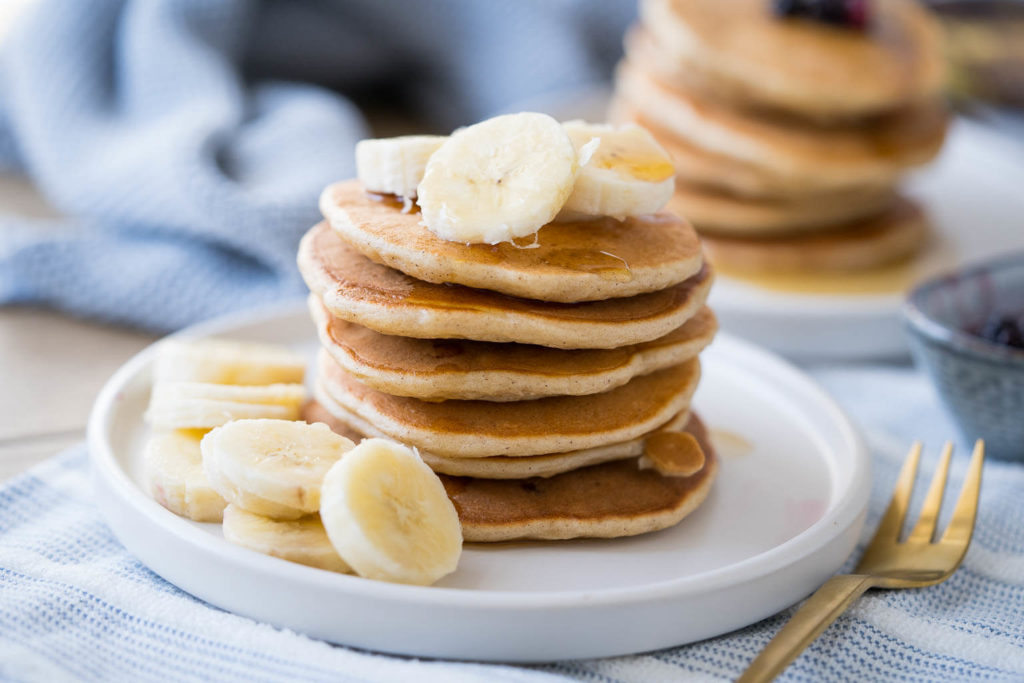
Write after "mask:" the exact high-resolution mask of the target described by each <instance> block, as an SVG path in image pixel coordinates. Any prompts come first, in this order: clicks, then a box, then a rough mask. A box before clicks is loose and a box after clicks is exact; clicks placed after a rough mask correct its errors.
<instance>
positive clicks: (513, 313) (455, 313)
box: [298, 223, 712, 349]
mask: <svg viewBox="0 0 1024 683" xmlns="http://www.w3.org/2000/svg"><path fill="white" fill-rule="evenodd" d="M298 263H299V270H300V271H301V272H302V276H303V278H304V279H305V281H306V284H307V285H308V286H309V289H310V290H311V291H312V292H313V294H315V295H317V296H318V297H319V298H320V300H321V301H323V303H324V306H326V307H327V310H329V311H330V312H331V315H333V316H334V317H336V318H341V319H342V320H348V321H349V322H354V323H356V324H359V325H362V326H364V327H368V328H370V329H372V330H376V331H377V332H381V333H383V334H391V335H397V336H402V337H416V338H425V339H475V340H479V341H493V342H517V343H521V344H537V345H541V346H551V347H555V348H562V349H572V348H604V349H607V348H616V347H619V346H626V345H629V344H639V343H642V342H646V341H651V340H653V339H657V338H659V337H662V336H664V335H666V334H668V333H669V332H671V331H672V330H674V329H676V328H677V327H679V326H680V325H682V324H683V323H685V322H686V321H687V320H689V319H690V318H691V317H693V316H694V315H695V314H696V313H697V311H699V310H700V309H701V308H702V307H703V306H704V301H705V300H706V298H707V294H708V290H709V289H710V287H711V280H712V277H711V272H710V270H709V269H707V268H702V269H701V271H700V272H699V273H698V274H697V275H694V276H693V277H691V278H690V279H689V280H686V281H685V282H682V283H680V284H678V285H673V286H672V287H669V288H667V289H663V290H660V291H657V292H651V293H649V294H638V295H637V296H633V297H628V298H624V299H609V300H606V301H593V302H585V303H575V304H564V303H550V302H543V301H534V300H532V299H519V298H516V297H510V296H507V295H504V294H498V293H496V292H490V291H486V290H480V289H471V288H469V287H464V286H462V285H438V284H433V283H429V282H423V281H421V280H416V279H414V278H411V277H409V276H408V275H405V274H403V273H400V272H399V271H397V270H394V269H391V268H388V267H386V266H381V265H379V264H376V263H373V262H372V261H370V260H369V259H367V258H366V257H365V256H363V255H362V254H360V253H358V252H357V251H356V250H355V249H353V248H352V247H350V246H348V245H347V244H346V242H345V241H344V240H342V239H341V238H340V237H338V236H337V235H336V234H335V233H334V232H333V231H332V230H331V229H330V227H329V226H328V225H327V224H326V223H320V224H319V225H317V226H315V227H314V228H312V229H311V230H310V231H309V232H308V233H307V234H306V236H305V237H304V238H303V239H302V242H301V244H300V245H299V257H298Z"/></svg>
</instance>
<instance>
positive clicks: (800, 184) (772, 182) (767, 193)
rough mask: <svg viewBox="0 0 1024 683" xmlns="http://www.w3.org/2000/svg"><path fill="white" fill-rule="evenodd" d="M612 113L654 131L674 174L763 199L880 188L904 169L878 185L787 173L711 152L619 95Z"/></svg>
mask: <svg viewBox="0 0 1024 683" xmlns="http://www.w3.org/2000/svg"><path fill="white" fill-rule="evenodd" d="M608 117H609V119H610V120H611V121H612V122H613V123H626V122H629V121H632V122H635V123H638V124H639V125H641V126H643V127H644V128H646V129H647V130H649V131H650V132H651V134H652V135H654V137H655V138H657V139H658V142H659V143H660V144H661V146H662V147H664V148H665V151H667V152H668V153H669V156H671V157H672V163H673V164H674V165H675V167H676V177H677V178H678V179H679V181H680V182H686V183H690V184H692V185H703V186H708V187H718V188H721V189H722V190H723V191H727V192H730V193H733V194H736V195H739V196H744V197H756V198H765V199H787V198H792V199H801V198H806V197H808V196H813V197H823V196H825V195H828V194H831V193H836V194H840V195H844V194H847V193H849V192H857V191H865V192H872V191H874V192H877V191H880V190H884V189H887V188H889V187H891V186H892V185H893V184H894V183H895V182H896V181H897V180H898V179H899V176H900V174H901V171H902V169H898V168H893V169H892V175H891V176H888V177H886V176H884V175H879V176H878V177H877V178H876V179H875V183H874V184H870V185H850V184H849V183H848V182H847V179H845V178H841V177H840V178H834V177H832V176H830V175H821V174H819V173H815V172H814V171H813V169H807V171H808V172H806V173H797V172H794V171H793V170H792V169H791V170H790V171H788V172H785V173H780V172H778V171H773V170H772V169H769V168H763V167H761V166H757V165H754V164H750V163H747V162H744V161H741V160H739V159H734V158H732V157H728V156H724V155H721V154H716V153H714V152H710V151H708V150H706V149H704V148H702V147H699V146H697V145H694V144H691V143H689V142H687V141H686V140H685V139H683V138H681V137H679V136H677V135H674V134H672V133H670V132H669V131H668V130H666V129H665V128H664V127H662V126H659V125H658V124H656V123H654V122H653V121H651V120H650V119H649V118H647V117H646V116H644V115H643V114H641V113H640V112H639V111H637V110H636V109H635V108H633V107H631V106H629V105H628V104H627V103H625V102H623V101H622V100H621V99H619V98H615V99H613V100H612V103H611V105H610V107H609V111H608Z"/></svg>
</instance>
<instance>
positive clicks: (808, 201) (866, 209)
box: [668, 182, 896, 237]
mask: <svg viewBox="0 0 1024 683" xmlns="http://www.w3.org/2000/svg"><path fill="white" fill-rule="evenodd" d="M895 197H896V193H895V191H894V190H892V189H889V188H884V189H881V190H854V191H851V192H846V193H830V194H827V195H824V196H817V197H815V196H810V197H804V198H801V199H789V200H785V199H775V200H771V199H754V198H751V197H745V198H744V197H737V196H735V195H731V194H728V193H725V192H721V191H716V190H713V189H708V188H706V187H700V186H696V185H690V184H688V183H683V182H678V183H676V191H675V194H674V195H673V196H672V199H670V200H669V204H668V205H669V207H671V209H672V210H673V211H679V212H682V213H685V214H686V215H688V216H690V219H691V220H692V221H693V223H694V225H696V226H697V227H698V228H699V229H700V231H701V234H708V233H710V234H712V235H722V236H725V237H772V236H779V235H794V234H798V233H812V232H813V233H817V232H822V231H824V230H827V229H830V228H834V227H835V226H838V225H843V224H849V223H853V222H854V221H857V220H863V219H866V218H868V217H871V216H877V215H879V214H881V213H882V212H884V211H885V210H886V209H888V208H889V207H890V206H892V204H893V202H894V201H895Z"/></svg>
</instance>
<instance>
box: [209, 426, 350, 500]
mask: <svg viewBox="0 0 1024 683" xmlns="http://www.w3.org/2000/svg"><path fill="white" fill-rule="evenodd" d="M352 447H353V444H352V442H351V441H349V440H348V439H346V438H345V437H343V436H339V435H337V434H335V433H334V432H332V431H331V430H330V428H329V427H328V426H327V425H325V424H306V423H305V422H290V421H287V420H236V421H234V422H229V423H227V424H225V425H223V426H221V427H217V428H216V429H214V430H213V431H211V432H210V433H209V434H207V435H206V436H205V437H203V441H202V443H201V448H202V451H203V466H204V468H205V469H206V470H207V472H208V473H209V475H210V478H211V480H212V481H214V482H215V485H216V486H217V487H218V489H220V488H221V487H223V488H224V489H225V491H226V493H227V494H228V495H225V498H227V499H228V500H230V501H231V502H233V503H238V504H239V505H240V506H241V507H244V508H246V509H248V510H249V511H250V512H255V513H257V514H261V513H262V514H265V515H266V516H268V517H279V518H283V519H288V518H291V519H294V518H297V517H299V516H301V515H302V514H309V513H312V512H316V511H317V510H319V509H320V484H321V482H322V481H323V478H324V474H325V473H326V472H327V470H328V469H329V468H330V467H331V465H333V464H334V463H335V462H336V461H337V460H338V459H339V458H341V455H342V454H343V453H345V452H346V451H348V450H349V449H351V448H352ZM247 498H248V499H247ZM253 500H254V501H257V502H259V501H265V502H269V503H273V504H274V505H276V506H280V508H278V509H277V510H276V511H270V512H268V511H267V510H266V509H265V508H261V506H260V505H258V504H256V505H253V504H250V503H251V501H253Z"/></svg>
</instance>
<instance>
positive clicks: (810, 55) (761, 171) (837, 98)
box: [611, 0, 947, 273]
mask: <svg viewBox="0 0 1024 683" xmlns="http://www.w3.org/2000/svg"><path fill="white" fill-rule="evenodd" d="M812 1H814V0H812ZM817 1H819V2H824V1H825V0H817ZM786 4H789V5H793V4H794V3H777V2H774V1H773V0H644V1H643V2H642V4H641V17H642V19H641V22H640V24H639V25H638V26H635V27H634V28H632V29H631V30H630V32H629V33H628V35H627V37H626V59H625V60H624V61H623V62H622V64H620V66H619V70H618V73H617V78H616V97H615V100H614V102H613V105H612V112H611V117H612V118H613V119H615V120H619V121H624V120H632V121H637V122H639V123H640V124H642V125H644V126H645V127H647V128H648V129H649V130H651V132H652V133H654V134H655V136H656V137H657V138H658V140H659V141H660V142H661V143H662V144H663V145H664V146H665V147H666V149H668V151H669V152H670V154H671V155H672V156H673V158H674V161H675V163H676V169H677V185H676V194H675V197H674V198H673V202H672V203H671V204H670V208H672V209H673V210H675V211H677V212H679V213H681V214H683V215H685V216H686V217H687V218H689V219H690V220H691V221H693V223H694V225H696V227H697V229H698V230H700V231H701V233H702V235H703V236H705V237H706V240H705V244H706V245H707V248H708V252H709V255H710V257H711V259H712V260H713V261H714V262H715V264H716V265H719V266H724V267H725V268H726V269H727V270H728V271H730V272H733V273H742V272H748V273H756V272H770V271H775V272H779V271H800V270H812V271H856V270H862V269H868V268H873V267H877V266H882V265H885V264H888V263H892V262H896V261H899V260H903V259H907V258H909V257H911V256H912V255H913V254H915V253H916V252H917V251H919V250H920V249H921V248H922V247H923V246H924V245H925V243H926V238H927V236H928V232H927V225H926V222H925V219H924V216H923V214H922V211H921V209H920V208H919V207H918V206H917V205H916V204H914V203H913V202H912V201H910V200H908V199H906V198H904V197H902V196H900V195H899V194H898V192H897V190H896V184H897V182H898V180H899V178H900V176H901V174H903V173H904V172H906V171H907V170H908V169H909V168H911V167H913V166H917V165H919V164H922V163H924V162H927V161H929V160H930V159H932V158H933V157H934V156H935V154H936V153H937V152H938V150H939V148H940V146H941V144H942V141H943V137H944V134H945V129H946V123H947V116H946V112H945V109H944V106H943V103H942V102H941V100H940V88H941V85H942V55H941V44H940V34H939V29H938V27H937V25H936V23H935V22H934V20H933V19H932V17H931V16H929V14H928V12H927V10H925V9H924V8H923V7H921V6H919V5H918V4H917V3H916V2H914V0H884V1H876V2H873V3H867V7H868V16H867V18H866V25H865V26H864V27H863V28H857V27H850V26H841V25H840V26H837V25H830V24H827V23H823V22H821V21H816V20H812V19H810V18H802V17H781V16H778V15H777V13H776V7H777V6H778V5H786ZM833 4H835V3H833Z"/></svg>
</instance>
